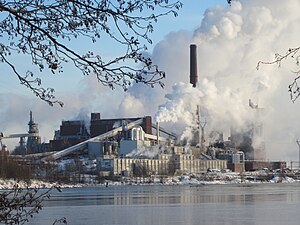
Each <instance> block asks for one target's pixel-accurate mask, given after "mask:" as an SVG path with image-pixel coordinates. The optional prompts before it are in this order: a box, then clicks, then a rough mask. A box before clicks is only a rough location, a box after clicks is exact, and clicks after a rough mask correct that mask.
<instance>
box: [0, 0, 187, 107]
mask: <svg viewBox="0 0 300 225" xmlns="http://www.w3.org/2000/svg"><path fill="white" fill-rule="evenodd" d="M169 2H170V3H169ZM171 2H172V3H171ZM181 7H182V3H180V2H179V1H172V0H170V1H169V0H98V1H97V0H80V1H77V0H57V1H48V0H15V1H6V0H3V1H0V15H1V21H0V35H1V38H2V41H1V43H0V60H1V62H3V63H5V64H7V65H8V66H9V67H10V68H11V70H12V71H13V73H14V74H16V76H17V77H18V79H19V80H20V83H21V84H22V85H24V86H26V87H27V88H29V89H31V90H32V91H33V93H34V94H35V95H36V96H37V97H39V98H41V99H42V100H44V101H46V102H47V103H49V104H50V105H53V104H54V103H58V104H60V105H61V106H62V105H63V103H62V102H60V101H58V100H56V99H55V97H54V89H53V88H44V87H42V86H41V78H40V77H38V76H37V75H36V74H34V72H33V71H27V72H26V73H23V72H20V68H18V67H17V65H16V64H15V62H14V59H13V58H12V56H13V55H15V54H24V55H27V56H29V57H31V61H32V64H33V65H34V66H36V67H37V68H38V69H39V70H40V72H43V71H44V70H45V69H48V70H50V71H51V72H52V73H62V72H63V66H64V65H65V64H66V63H71V64H73V65H74V66H75V67H76V68H78V69H79V71H81V72H82V74H84V75H95V76H96V77H97V80H98V81H99V82H100V83H102V84H103V85H105V86H109V87H110V88H114V87H115V86H121V87H122V88H123V89H124V90H126V89H127V88H128V87H129V86H130V85H131V82H132V81H134V82H138V83H139V82H140V83H144V84H146V85H150V86H153V85H154V84H159V85H161V86H163V83H162V81H161V80H162V79H163V78H164V77H165V73H164V72H163V71H161V70H159V68H158V67H157V65H154V64H153V63H152V61H151V59H150V58H147V57H144V56H143V54H142V53H143V51H145V50H146V49H147V47H146V46H145V44H147V43H148V44H149V43H151V39H150V37H149V34H150V33H151V32H152V31H153V29H154V28H153V24H154V23H156V22H157V20H158V19H159V18H160V17H162V16H165V15H169V14H172V15H174V16H177V11H178V10H179V9H180V8H181ZM103 37H109V38H111V40H112V41H113V42H114V43H115V48H118V49H120V50H124V51H123V53H121V55H120V56H118V57H116V58H113V59H111V60H109V61H105V60H104V59H103V58H102V57H101V53H96V52H93V51H88V52H86V53H84V54H81V53H79V52H78V51H76V49H72V48H71V47H70V46H69V45H68V44H69V43H70V42H69V41H74V39H77V38H80V41H81V42H80V44H84V43H82V41H85V42H87V41H90V42H96V41H102V38H103Z"/></svg>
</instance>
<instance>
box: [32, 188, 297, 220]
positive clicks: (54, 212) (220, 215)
mask: <svg viewBox="0 0 300 225" xmlns="http://www.w3.org/2000/svg"><path fill="white" fill-rule="evenodd" d="M299 209H300V183H292V184H249V185H248V184H247V185H242V184H236V185H198V186H188V185H186V186H184V185H174V186H163V185H152V186H150V185H149V186H145V185H141V186H130V185H129V186H109V187H85V188H69V189H63V192H61V193H60V192H52V195H51V198H50V200H47V201H45V202H44V207H43V209H42V211H41V212H40V213H39V214H37V215H35V216H34V217H33V218H31V219H30V222H29V223H28V224H30V225H44V224H45V225H48V224H49V225H50V224H52V223H53V222H54V221H55V219H59V218H62V217H66V218H67V222H68V225H95V224H99V225H199V224H200V225H235V224H236V225H277V224H278V225H283V224H284V225H298V224H299V221H300V211H299Z"/></svg>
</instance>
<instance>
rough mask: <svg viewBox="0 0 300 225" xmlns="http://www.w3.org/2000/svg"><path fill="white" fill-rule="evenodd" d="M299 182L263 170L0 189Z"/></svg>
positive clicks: (1, 184)
mask: <svg viewBox="0 0 300 225" xmlns="http://www.w3.org/2000/svg"><path fill="white" fill-rule="evenodd" d="M297 182H298V183H300V180H299V179H297V178H296V179H295V177H294V178H292V177H290V176H288V175H284V174H270V173H268V174H267V173H264V172H260V171H259V172H257V171H256V172H245V173H234V172H228V173H221V172H213V173H205V174H199V175H197V174H187V175H182V176H164V177H158V176H154V177H151V178H149V177H144V178H142V177H138V178H136V177H135V178H131V177H123V178H121V179H120V180H118V181H111V180H105V181H104V182H102V183H101V184H99V183H95V182H87V183H84V184H61V183H49V182H45V181H40V180H30V182H25V181H16V180H13V179H8V180H3V179H0V189H2V190H4V189H12V188H13V187H14V185H16V184H17V185H18V187H20V188H27V187H29V188H50V187H53V186H57V187H60V188H78V187H86V186H107V185H109V186H115V185H145V184H147V185H206V184H207V185H209V184H251V183H255V184H258V183H297Z"/></svg>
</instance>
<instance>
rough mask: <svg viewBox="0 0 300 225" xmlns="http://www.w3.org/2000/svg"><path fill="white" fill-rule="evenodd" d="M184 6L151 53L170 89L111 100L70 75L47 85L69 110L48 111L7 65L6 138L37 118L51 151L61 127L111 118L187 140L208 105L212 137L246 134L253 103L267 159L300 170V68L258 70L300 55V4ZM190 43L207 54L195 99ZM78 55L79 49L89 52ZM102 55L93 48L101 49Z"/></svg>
mask: <svg viewBox="0 0 300 225" xmlns="http://www.w3.org/2000/svg"><path fill="white" fill-rule="evenodd" d="M182 2H183V4H184V8H183V9H182V10H181V11H180V13H179V16H178V17H177V18H175V19H174V18H173V17H167V18H163V19H162V20H160V21H159V22H158V24H157V25H156V27H155V31H154V33H153V36H152V39H153V41H154V43H153V45H152V46H149V49H150V51H149V52H148V54H149V55H150V56H151V57H152V58H153V60H154V62H155V63H157V64H158V65H159V66H160V67H161V69H163V70H165V71H166V72H167V78H166V80H165V84H166V87H165V89H161V88H159V87H157V88H155V89H151V88H148V87H145V86H143V85H134V86H132V87H131V88H130V89H129V91H128V92H127V93H124V92H123V91H122V90H118V89H117V90H114V91H111V90H110V89H108V88H106V87H102V86H101V85H99V84H98V83H97V82H96V81H95V79H94V78H93V77H92V76H89V77H82V75H81V74H80V72H78V71H76V70H74V69H69V68H67V71H68V72H67V73H64V74H59V75H56V76H51V77H50V76H49V75H47V74H45V76H44V75H43V76H44V77H43V80H44V85H45V86H53V87H54V88H55V89H56V91H57V92H56V96H57V98H58V99H60V100H63V101H64V103H65V106H64V107H63V108H60V107H58V106H55V107H49V106H48V105H47V104H46V103H44V102H41V101H40V100H38V99H36V98H35V97H34V96H32V95H31V94H30V92H29V91H28V90H26V89H25V88H22V87H20V86H19V85H18V84H17V81H16V80H15V78H13V75H11V74H9V71H8V70H7V69H6V68H5V67H4V65H1V70H2V73H3V76H2V80H1V83H0V88H1V89H0V90H1V97H0V102H1V106H2V107H1V109H0V113H1V118H0V124H1V131H2V132H4V133H7V134H9V133H20V132H26V131H27V130H28V125H27V123H28V119H29V111H30V110H32V111H33V115H34V118H35V121H36V122H37V123H38V124H39V128H40V134H41V137H42V140H43V139H44V140H45V141H48V140H49V139H50V138H52V137H53V134H54V130H55V129H59V125H60V124H61V120H71V119H76V118H82V119H85V118H88V117H89V114H90V113H91V112H100V113H101V116H102V118H114V117H119V116H144V115H151V116H153V118H154V117H155V116H157V117H161V118H162V117H163V118H164V119H163V120H164V121H173V122H171V123H170V122H168V123H166V124H165V126H168V127H170V128H172V127H176V129H177V131H178V130H180V129H182V132H183V131H184V127H185V126H188V125H189V124H188V121H189V118H190V112H191V111H193V107H195V105H196V104H200V105H202V106H204V107H205V109H206V113H207V115H206V116H207V118H208V124H207V126H206V129H207V130H206V131H207V133H209V132H210V131H212V130H216V129H218V130H220V131H224V132H225V133H228V130H229V127H230V126H232V124H234V126H246V124H247V123H248V122H249V121H251V120H252V121H253V120H255V119H257V115H256V113H257V111H254V110H253V109H250V108H249V106H248V100H249V99H252V101H253V102H255V103H256V104H258V105H259V107H260V108H263V110H260V114H261V115H260V118H259V119H261V120H262V119H264V136H265V141H266V146H267V158H268V159H275V160H291V159H293V160H297V159H298V146H297V145H296V139H297V138H298V137H299V138H300V131H299V128H298V122H297V121H298V120H297V119H298V111H299V109H300V101H297V102H295V103H294V104H293V103H292V102H291V101H290V100H289V95H288V92H287V86H288V84H289V83H290V82H291V81H292V80H293V76H294V74H293V73H291V71H292V70H293V69H295V65H294V63H293V62H292V61H289V60H288V61H286V62H285V63H284V64H283V65H282V66H281V68H278V67H277V66H262V67H261V68H260V70H258V71H257V70H256V64H257V62H258V61H259V60H272V59H273V58H274V54H275V53H276V52H279V53H284V52H285V51H286V50H287V49H288V48H290V47H296V46H298V45H300V42H299V39H298V37H299V29H298V25H299V23H300V14H299V10H300V2H299V1H298V0H286V1H284V3H283V1H280V0H264V1H261V0H251V1H249V0H240V1H234V2H233V4H232V6H231V7H230V6H228V5H227V4H226V1H225V0H224V1H221V0H219V1H217V0H216V1H211V0H207V1H203V0H201V1H195V0H193V1H191V0H184V1H182ZM191 43H195V44H197V49H198V74H199V84H198V87H197V88H196V89H193V88H191V86H190V85H189V84H188V82H189V77H188V75H189V45H190V44H191ZM101 44H102V45H103V43H101ZM72 45H73V46H75V47H76V46H77V45H78V47H79V46H80V45H82V43H72ZM102 45H95V46H91V48H92V49H98V48H99V49H100V48H101V46H102ZM104 45H105V46H109V48H105V49H103V48H101V52H100V53H102V52H104V53H103V54H104V56H107V57H108V56H109V55H110V54H115V53H116V52H117V49H114V48H113V46H110V45H109V43H105V44H104ZM95 51H96V50H95ZM16 62H18V63H23V64H24V67H26V65H27V63H28V62H26V61H25V59H23V58H22V57H20V56H17V57H16ZM193 102H195V104H193ZM17 141H18V140H16V141H15V142H17ZM10 147H11V148H13V144H12V146H10Z"/></svg>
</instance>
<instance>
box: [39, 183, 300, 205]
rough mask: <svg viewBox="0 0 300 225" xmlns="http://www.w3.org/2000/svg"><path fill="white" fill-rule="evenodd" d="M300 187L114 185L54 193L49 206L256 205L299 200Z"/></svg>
mask: <svg viewBox="0 0 300 225" xmlns="http://www.w3.org/2000/svg"><path fill="white" fill-rule="evenodd" d="M295 186H297V187H298V186H299V187H300V185H299V184H292V185H291V184H282V185H281V186H280V185H277V184H276V188H274V184H259V185H248V186H242V185H202V186H121V187H115V186H111V187H108V188H105V187H95V188H81V189H77V190H78V191H74V190H73V189H69V190H68V189H66V190H64V191H63V192H62V193H59V194H58V193H55V194H54V195H53V196H52V198H51V199H50V200H49V201H47V202H46V203H45V204H46V206H57V205H66V206H68V205H73V206H74V205H141V204H145V205H169V204H198V203H232V202H235V203H237V204H255V203H256V202H266V201H268V202H277V201H279V202H293V201H296V202H298V201H300V189H298V188H294V189H291V187H295Z"/></svg>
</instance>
